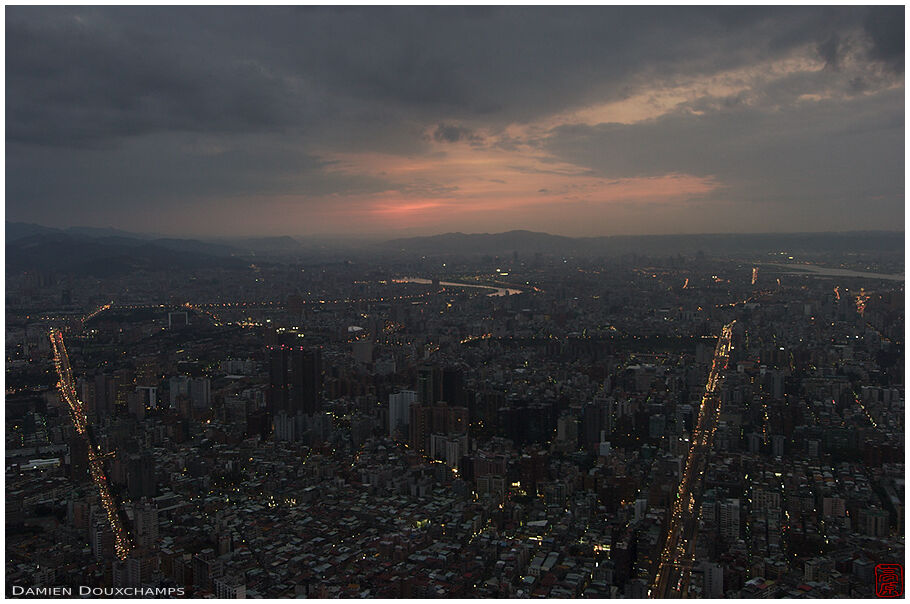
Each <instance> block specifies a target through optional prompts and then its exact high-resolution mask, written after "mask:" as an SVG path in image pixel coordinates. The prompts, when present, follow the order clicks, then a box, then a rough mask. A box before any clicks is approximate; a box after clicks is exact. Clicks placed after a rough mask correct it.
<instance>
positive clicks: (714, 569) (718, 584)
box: [702, 562, 724, 598]
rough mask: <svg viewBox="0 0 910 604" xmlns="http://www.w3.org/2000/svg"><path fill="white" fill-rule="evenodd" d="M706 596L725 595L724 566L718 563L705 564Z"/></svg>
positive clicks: (718, 596) (720, 596)
mask: <svg viewBox="0 0 910 604" xmlns="http://www.w3.org/2000/svg"><path fill="white" fill-rule="evenodd" d="M702 596H703V597H705V598H722V597H723V596H724V567H723V566H721V565H720V564H716V563H713V562H711V563H707V564H705V589H704V592H703V593H702Z"/></svg>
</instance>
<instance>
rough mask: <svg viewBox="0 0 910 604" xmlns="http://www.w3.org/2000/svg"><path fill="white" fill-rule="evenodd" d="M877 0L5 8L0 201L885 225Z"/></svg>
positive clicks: (886, 167) (331, 222)
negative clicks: (3, 194)
mask: <svg viewBox="0 0 910 604" xmlns="http://www.w3.org/2000/svg"><path fill="white" fill-rule="evenodd" d="M903 10H904V9H903V7H897V6H889V7H874V8H866V7H785V8H749V9H740V8H715V7H710V8H672V9H668V8H658V7H634V8H628V7H626V8H618V7H585V8H573V9H547V8H511V7H510V8H487V7H469V8H454V7H445V8H433V9H430V8H419V9H417V8H394V9H389V8H381V9H380V8H362V7H349V8H348V7H345V8H284V7H282V8H270V9H251V8H240V7H232V8H229V9H220V10H218V11H215V10H212V9H205V8H201V9H200V8H194V9H185V8H180V9H176V8H171V7H153V8H142V9H132V8H129V9H127V8H111V7H102V8H98V7H96V8H81V7H67V8H59V7H56V8H51V7H42V8H31V7H12V8H10V9H8V10H7V13H6V14H7V26H6V30H7V56H8V62H7V69H8V70H7V92H8V96H7V118H8V130H7V176H8V179H9V180H8V187H7V205H6V208H7V213H6V216H7V220H11V221H22V222H33V223H39V224H42V225H46V226H50V227H68V226H96V227H114V228H118V229H124V230H128V231H138V232H155V233H161V234H164V235H173V236H195V237H215V236H239V235H249V236H260V235H261V236H267V235H293V236H305V235H314V234H321V233H325V234H339V233H344V234H350V235H358V236H377V235H380V234H381V235H384V236H387V237H388V238H390V239H391V238H394V237H396V236H410V235H430V234H437V233H445V232H452V231H464V232H502V231H509V230H512V229H527V230H532V231H544V232H549V233H554V234H560V235H568V236H597V235H617V234H684V233H711V232H794V231H847V230H893V229H894V228H895V226H894V225H901V226H900V227H898V228H902V225H903V222H904V199H903V195H904V192H903V179H904V170H903V166H904V162H903V157H904V155H903V154H904V147H903V141H904V124H903V110H904V88H903V70H904V65H903V53H904V43H903V39H904V31H903V29H904V28H903ZM64 58H65V60H64Z"/></svg>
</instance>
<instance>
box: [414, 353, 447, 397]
mask: <svg viewBox="0 0 910 604" xmlns="http://www.w3.org/2000/svg"><path fill="white" fill-rule="evenodd" d="M417 399H418V400H419V401H420V402H421V403H423V404H424V405H432V404H433V403H435V402H437V401H440V400H442V372H441V371H440V369H439V367H438V366H437V365H434V364H432V363H422V364H421V365H420V366H419V367H417Z"/></svg>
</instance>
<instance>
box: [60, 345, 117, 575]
mask: <svg viewBox="0 0 910 604" xmlns="http://www.w3.org/2000/svg"><path fill="white" fill-rule="evenodd" d="M50 339H51V346H52V347H53V351H54V366H55V367H56V369H57V376H58V377H59V379H60V381H59V382H58V386H59V388H60V394H61V396H62V397H63V400H64V401H66V404H67V406H68V407H69V410H70V417H72V419H73V425H74V426H75V427H76V431H77V432H78V433H79V435H80V436H82V438H84V439H85V441H86V445H87V446H88V458H89V470H90V472H91V475H92V480H93V481H94V483H95V486H97V487H98V494H99V496H100V497H101V504H102V505H103V506H104V511H105V513H106V514H107V519H108V522H109V523H110V525H111V531H112V532H113V533H114V551H115V552H116V553H117V557H118V558H120V559H121V560H123V559H124V558H126V556H127V554H129V550H130V544H129V540H128V538H127V535H126V531H125V530H124V528H123V523H122V522H121V521H120V516H119V514H118V511H117V509H118V508H117V503H116V502H115V501H114V498H113V496H112V495H111V492H110V488H109V487H108V481H107V476H105V474H104V458H103V456H101V455H99V454H98V449H97V447H96V446H95V445H94V443H92V440H91V436H90V435H89V431H88V419H87V417H86V414H85V405H84V403H83V402H82V401H81V400H79V397H78V396H77V394H76V387H75V381H74V379H73V369H72V367H71V366H70V362H69V356H68V355H67V353H66V346H65V345H64V343H63V333H62V332H61V331H60V330H59V329H56V328H51V330H50Z"/></svg>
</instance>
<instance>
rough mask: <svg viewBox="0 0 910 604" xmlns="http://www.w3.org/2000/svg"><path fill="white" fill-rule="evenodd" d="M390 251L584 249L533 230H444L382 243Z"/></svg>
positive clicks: (571, 241) (576, 242) (579, 242)
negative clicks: (472, 232)
mask: <svg viewBox="0 0 910 604" xmlns="http://www.w3.org/2000/svg"><path fill="white" fill-rule="evenodd" d="M381 247H384V248H386V249H389V250H403V251H407V252H418V253H424V254H425V253H430V254H433V253H450V254H472V253H483V254H504V253H510V252H515V251H518V252H530V251H538V252H546V253H564V252H565V251H567V250H579V249H582V248H585V244H584V243H583V242H582V240H579V239H573V238H571V237H563V236H562V235H550V234H548V233H535V232H533V231H508V232H506V233H493V234H490V233H474V234H465V233H446V234H444V235H432V236H429V237H410V238H407V239H393V240H391V241H386V242H385V243H383V244H381Z"/></svg>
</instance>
